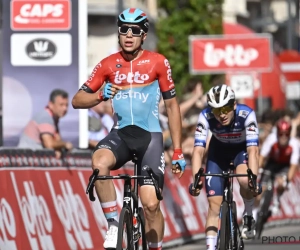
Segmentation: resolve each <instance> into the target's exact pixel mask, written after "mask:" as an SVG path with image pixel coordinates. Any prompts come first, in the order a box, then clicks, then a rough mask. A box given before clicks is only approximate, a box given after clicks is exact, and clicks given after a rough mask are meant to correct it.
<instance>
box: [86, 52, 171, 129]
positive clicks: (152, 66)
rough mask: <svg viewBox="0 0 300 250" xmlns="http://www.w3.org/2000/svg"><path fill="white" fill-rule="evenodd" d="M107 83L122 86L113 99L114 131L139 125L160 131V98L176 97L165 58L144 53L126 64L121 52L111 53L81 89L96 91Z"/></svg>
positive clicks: (153, 53) (169, 67)
mask: <svg viewBox="0 0 300 250" xmlns="http://www.w3.org/2000/svg"><path fill="white" fill-rule="evenodd" d="M105 82H110V83H112V84H117V85H119V86H121V87H122V90H120V91H118V93H117V94H116V95H115V96H114V98H113V100H112V104H113V109H114V115H115V119H114V120H115V126H114V128H123V127H126V126H128V125H136V126H139V127H141V128H143V129H145V130H147V131H149V132H161V128H160V125H159V120H158V118H159V110H158V105H159V101H160V95H161V94H162V97H163V98H164V99H170V98H173V97H175V95H176V92H175V85H174V82H173V79H172V75H171V66H170V64H169V62H168V60H167V59H166V58H165V57H164V56H163V55H161V54H159V53H155V52H151V51H147V50H143V53H142V55H141V56H140V57H139V58H137V59H135V60H132V61H126V60H125V59H124V57H123V56H122V54H121V53H120V52H118V53H115V54H112V55H110V56H108V57H106V58H104V59H103V60H102V61H101V62H100V63H98V65H97V66H96V67H95V68H94V70H93V72H92V74H91V76H90V78H89V79H88V80H87V81H86V82H85V83H84V84H83V86H82V87H81V89H82V90H84V91H86V92H96V91H98V90H99V89H100V88H101V86H102V85H103V84H104V83H105Z"/></svg>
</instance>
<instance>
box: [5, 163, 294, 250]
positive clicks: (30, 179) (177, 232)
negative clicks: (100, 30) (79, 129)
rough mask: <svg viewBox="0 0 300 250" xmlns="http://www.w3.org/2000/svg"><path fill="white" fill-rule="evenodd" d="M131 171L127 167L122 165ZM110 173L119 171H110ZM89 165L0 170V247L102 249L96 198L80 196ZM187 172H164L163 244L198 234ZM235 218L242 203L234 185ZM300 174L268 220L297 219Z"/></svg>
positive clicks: (201, 213) (199, 218) (198, 204)
mask: <svg viewBox="0 0 300 250" xmlns="http://www.w3.org/2000/svg"><path fill="white" fill-rule="evenodd" d="M124 171H126V172H127V173H129V174H132V168H124V170H122V172H124ZM113 173H114V174H118V173H121V171H115V172H113ZM90 174H91V170H90V168H65V167H52V168H51V167H47V168H46V167H44V168H37V167H17V168H12V167H9V168H0V179H1V182H0V187H1V200H0V249H4V250H6V249H9V250H14V249H19V250H28V249H46V250H53V249H103V247H102V244H103V239H104V235H105V232H106V219H105V217H104V215H103V213H102V210H101V207H100V204H99V202H98V201H95V202H90V201H89V199H88V196H87V195H86V194H85V189H86V185H87V181H88V178H89V176H90ZM191 180H192V179H191V171H190V169H187V170H186V173H185V174H184V176H183V177H182V178H181V179H180V180H179V179H178V178H177V177H174V176H173V175H172V174H171V172H170V171H168V170H166V174H165V188H164V193H163V195H164V200H163V202H162V206H161V208H162V211H163V214H164V217H165V219H166V220H165V238H164V242H165V243H166V244H168V245H170V244H171V243H172V242H173V241H175V240H178V239H180V238H183V237H191V236H193V237H195V235H199V234H203V232H204V225H205V221H206V214H207V206H208V203H207V199H206V195H205V192H201V195H200V196H199V197H197V198H193V197H191V196H190V195H189V194H188V189H187V187H188V184H189V183H190V182H191ZM115 184H116V191H117V196H118V207H119V210H120V209H121V206H122V203H123V200H122V196H123V181H122V180H117V181H115ZM234 192H235V200H236V201H237V205H238V213H239V218H240V217H241V213H242V210H243V202H242V199H241V198H240V196H239V195H237V193H238V185H235V186H234ZM299 197H300V174H298V175H297V177H296V179H295V181H294V183H293V184H292V187H291V189H290V190H289V191H288V192H287V195H284V196H283V197H282V212H281V214H280V215H279V216H277V217H275V218H273V220H281V219H284V218H300V198H299Z"/></svg>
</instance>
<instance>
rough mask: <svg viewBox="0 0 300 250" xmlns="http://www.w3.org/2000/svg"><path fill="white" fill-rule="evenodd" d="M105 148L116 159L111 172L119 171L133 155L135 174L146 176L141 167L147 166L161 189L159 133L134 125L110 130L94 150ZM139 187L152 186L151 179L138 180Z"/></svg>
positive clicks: (163, 160) (161, 155) (161, 172)
mask: <svg viewBox="0 0 300 250" xmlns="http://www.w3.org/2000/svg"><path fill="white" fill-rule="evenodd" d="M100 148H106V149H109V150H111V151H112V152H113V154H114V155H115V157H116V165H115V167H114V168H113V169H112V170H116V169H119V168H120V167H122V166H123V165H124V164H125V163H126V162H128V161H131V160H132V159H133V154H135V155H136V156H137V158H138V160H137V174H138V175H145V176H147V175H148V174H147V172H146V171H144V170H143V166H146V165H147V166H149V167H151V168H152V169H153V172H154V173H155V174H156V175H157V176H158V178H159V181H158V185H159V187H160V188H161V189H163V185H164V172H165V158H164V149H163V137H162V133H161V132H148V131H146V130H144V129H142V128H140V127H137V126H135V125H130V126H127V127H125V128H122V129H112V130H111V132H110V133H109V134H108V135H107V136H106V137H105V138H104V139H103V140H101V141H100V142H99V143H98V144H97V146H96V149H95V150H94V151H96V150H98V149H100ZM139 185H140V186H142V185H153V182H152V180H151V179H145V180H143V179H140V180H139Z"/></svg>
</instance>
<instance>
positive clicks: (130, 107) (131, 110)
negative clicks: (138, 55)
mask: <svg viewBox="0 0 300 250" xmlns="http://www.w3.org/2000/svg"><path fill="white" fill-rule="evenodd" d="M130 71H131V75H132V76H133V72H132V60H131V61H130ZM129 91H130V92H131V93H128V94H129V95H130V94H131V98H129V99H130V113H131V125H133V111H132V97H133V91H132V82H131V83H130V90H129Z"/></svg>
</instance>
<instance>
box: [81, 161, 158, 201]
mask: <svg viewBox="0 0 300 250" xmlns="http://www.w3.org/2000/svg"><path fill="white" fill-rule="evenodd" d="M144 168H145V170H146V171H147V173H148V174H149V176H142V175H128V174H118V175H102V176H98V174H99V169H97V168H96V169H94V171H93V174H92V175H91V176H90V178H89V183H88V185H87V189H86V194H89V199H90V200H91V201H95V200H96V199H95V196H94V187H95V181H96V180H111V179H124V180H132V179H152V181H153V185H154V188H155V193H156V197H157V199H158V200H160V201H161V200H162V199H163V196H162V194H161V192H160V190H159V187H158V184H157V180H158V177H157V175H156V174H155V173H154V172H153V170H152V169H151V168H150V167H149V166H145V167H144Z"/></svg>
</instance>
